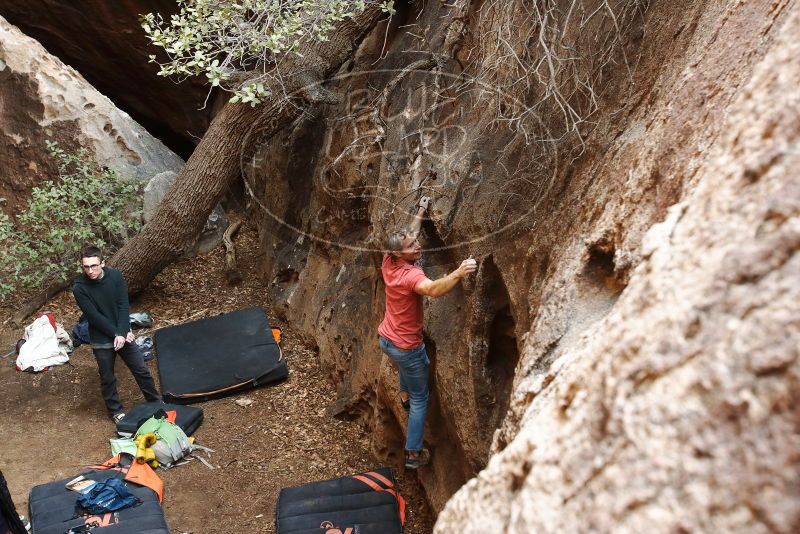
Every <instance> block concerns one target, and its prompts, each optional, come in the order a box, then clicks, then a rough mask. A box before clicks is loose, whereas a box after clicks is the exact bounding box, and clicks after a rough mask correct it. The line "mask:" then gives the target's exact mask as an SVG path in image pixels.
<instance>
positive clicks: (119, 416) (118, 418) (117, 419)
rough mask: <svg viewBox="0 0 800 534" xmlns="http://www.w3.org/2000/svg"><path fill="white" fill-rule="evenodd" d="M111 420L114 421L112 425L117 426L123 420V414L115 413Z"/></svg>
mask: <svg viewBox="0 0 800 534" xmlns="http://www.w3.org/2000/svg"><path fill="white" fill-rule="evenodd" d="M111 419H112V420H113V421H114V424H115V425H116V424H119V422H120V421H122V420H123V419H125V412H119V413H115V414H114V415H112V416H111Z"/></svg>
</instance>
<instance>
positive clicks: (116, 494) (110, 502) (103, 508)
mask: <svg viewBox="0 0 800 534" xmlns="http://www.w3.org/2000/svg"><path fill="white" fill-rule="evenodd" d="M141 502H142V501H140V500H139V499H137V498H136V497H135V496H134V495H133V494H131V492H130V491H128V488H126V487H125V483H124V482H123V481H121V480H119V479H117V478H109V479H107V480H104V481H103V482H98V483H97V484H96V485H95V486H94V487H93V488H92V489H91V490H90V491H89V493H87V494H86V495H81V496H80V497H78V502H77V505H78V506H79V507H81V508H83V509H84V510H86V511H87V512H89V513H90V514H104V513H106V512H115V511H117V510H122V509H123V508H128V507H129V506H136V505H137V504H140V503H141Z"/></svg>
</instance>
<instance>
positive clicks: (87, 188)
mask: <svg viewBox="0 0 800 534" xmlns="http://www.w3.org/2000/svg"><path fill="white" fill-rule="evenodd" d="M47 148H48V150H49V152H50V154H51V155H52V156H53V158H54V159H56V160H57V162H58V170H59V177H58V179H56V180H54V181H48V182H45V183H44V184H43V185H41V186H40V187H35V188H33V190H32V191H31V198H30V200H29V201H28V207H27V209H26V210H25V212H23V213H21V214H19V215H18V216H17V217H16V220H12V219H11V218H10V217H9V216H8V215H7V214H5V213H3V212H2V211H0V250H2V251H3V254H2V256H0V299H5V298H7V297H8V296H9V295H11V294H13V293H16V292H17V291H20V290H22V289H43V288H45V287H46V286H48V285H50V284H52V283H54V282H58V281H60V280H64V279H67V278H69V277H70V276H71V275H72V274H74V273H75V272H76V269H77V266H78V258H77V255H78V254H79V252H80V248H81V247H82V246H83V245H84V244H87V243H94V244H97V245H98V246H101V247H105V249H106V251H107V252H113V250H114V249H115V248H116V247H118V246H119V245H120V244H121V243H122V242H123V241H124V240H125V239H126V238H127V236H128V235H129V234H130V233H131V232H133V231H136V230H138V228H139V226H140V225H141V212H140V208H141V190H142V184H141V183H140V182H138V181H136V180H132V179H128V178H124V177H122V176H120V175H119V174H118V173H117V172H115V171H113V170H110V169H107V168H102V169H100V168H98V166H97V165H96V164H95V163H94V162H93V161H92V160H91V159H90V158H89V157H88V155H87V153H86V151H85V150H83V149H81V150H79V151H78V152H75V153H69V152H65V151H64V150H63V149H61V148H59V147H58V145H57V144H56V143H50V142H48V143H47Z"/></svg>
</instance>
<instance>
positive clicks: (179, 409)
mask: <svg viewBox="0 0 800 534" xmlns="http://www.w3.org/2000/svg"><path fill="white" fill-rule="evenodd" d="M159 410H164V411H165V412H169V411H175V424H176V425H178V426H179V427H181V429H182V430H183V431H184V432H185V433H186V435H187V436H191V435H192V434H193V433H194V431H195V430H197V427H199V426H200V423H202V422H203V409H202V408H198V407H196V406H181V405H178V404H169V403H167V402H157V401H156V402H142V403H140V404H137V405H136V406H134V407H133V408H132V409H130V410H128V411H127V412H125V417H123V418H122V420H121V421H120V422H119V423H117V432H120V433H124V434H135V433H136V430H138V429H139V424H140V423H142V422H144V421H146V420H147V419H150V418H151V417H153V414H154V413H156V412H157V411H159Z"/></svg>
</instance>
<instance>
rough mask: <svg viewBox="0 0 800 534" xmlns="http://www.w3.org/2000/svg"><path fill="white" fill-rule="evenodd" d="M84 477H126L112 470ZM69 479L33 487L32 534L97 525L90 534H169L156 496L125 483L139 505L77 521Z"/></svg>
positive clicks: (59, 533) (56, 533)
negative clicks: (69, 488) (139, 502)
mask: <svg viewBox="0 0 800 534" xmlns="http://www.w3.org/2000/svg"><path fill="white" fill-rule="evenodd" d="M82 474H83V476H85V477H86V478H89V479H92V480H97V481H101V480H106V479H108V478H112V477H113V478H119V479H123V478H124V477H125V474H124V473H121V472H119V471H114V470H103V471H94V470H93V471H88V472H85V473H82ZM72 478H74V477H71V478H65V479H64V480H59V481H57V482H51V483H49V484H42V485H40V486H35V487H34V488H33V489H32V490H31V494H30V497H29V499H28V503H29V504H28V508H29V510H30V516H31V524H32V533H33V534H64V533H65V532H68V531H69V530H70V529H71V528H75V527H79V526H81V525H86V524H87V523H89V524H91V523H95V522H96V523H98V524H99V525H100V526H97V527H95V528H92V529H91V530H90V531H91V532H93V533H94V532H97V533H98V534H170V532H169V527H168V526H167V522H166V520H165V519H164V511H163V510H162V509H161V504H160V503H159V502H158V496H157V495H156V494H155V492H154V491H153V490H151V489H150V488H146V487H144V486H137V485H136V484H131V483H130V482H126V483H125V486H126V487H127V488H128V490H129V491H130V492H131V493H133V494H134V495H135V496H136V497H138V498H139V499H140V500H141V501H142V503H141V504H139V505H137V506H132V507H130V508H123V509H122V510H118V511H116V512H113V513H110V514H103V515H101V516H92V517H80V516H78V514H76V512H77V509H76V507H75V504H76V501H77V500H78V493H76V492H74V491H71V490H68V489H67V488H66V487H64V485H65V484H66V483H67V482H69V481H70V480H71V479H72Z"/></svg>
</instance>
